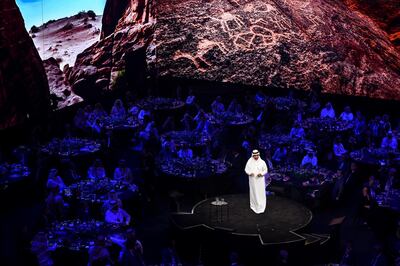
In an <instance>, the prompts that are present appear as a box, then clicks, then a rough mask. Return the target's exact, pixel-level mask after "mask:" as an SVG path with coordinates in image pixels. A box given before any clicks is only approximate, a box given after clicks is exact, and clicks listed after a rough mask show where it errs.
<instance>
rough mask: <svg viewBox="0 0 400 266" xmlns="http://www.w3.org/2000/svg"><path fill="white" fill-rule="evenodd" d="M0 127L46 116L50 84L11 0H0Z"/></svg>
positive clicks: (20, 16) (19, 14) (15, 6)
mask: <svg viewBox="0 0 400 266" xmlns="http://www.w3.org/2000/svg"><path fill="white" fill-rule="evenodd" d="M0 25H1V26H0V129H4V128H7V127H11V126H15V125H17V124H19V123H22V122H23V121H24V120H25V119H26V118H27V117H28V116H29V117H31V118H40V117H41V116H43V117H45V116H47V114H48V110H49V86H48V83H47V77H46V73H45V71H44V68H43V65H42V61H41V59H40V57H39V54H38V52H37V50H36V48H35V46H34V44H33V41H32V39H31V38H30V37H29V34H28V32H26V30H25V26H24V21H23V19H22V15H21V13H20V12H19V9H18V7H17V5H16V4H15V1H14V0H1V1H0Z"/></svg>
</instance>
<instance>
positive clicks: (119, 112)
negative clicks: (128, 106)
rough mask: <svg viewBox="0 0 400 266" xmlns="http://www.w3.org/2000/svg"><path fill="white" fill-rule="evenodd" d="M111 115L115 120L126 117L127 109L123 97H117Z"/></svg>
mask: <svg viewBox="0 0 400 266" xmlns="http://www.w3.org/2000/svg"><path fill="white" fill-rule="evenodd" d="M110 115H111V117H112V118H113V119H115V120H123V119H125V117H126V110H125V107H124V105H123V103H122V101H121V99H117V100H115V102H114V105H113V107H112V108H111V114H110Z"/></svg>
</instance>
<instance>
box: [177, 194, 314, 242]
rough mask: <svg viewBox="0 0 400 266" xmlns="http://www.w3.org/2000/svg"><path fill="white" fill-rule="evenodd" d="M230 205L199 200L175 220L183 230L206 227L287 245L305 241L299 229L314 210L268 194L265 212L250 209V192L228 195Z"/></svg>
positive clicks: (211, 199)
mask: <svg viewBox="0 0 400 266" xmlns="http://www.w3.org/2000/svg"><path fill="white" fill-rule="evenodd" d="M220 198H223V199H224V200H225V202H227V203H228V204H227V205H223V206H215V205H213V204H212V203H213V202H214V203H215V198H210V199H206V200H203V201H201V202H199V203H197V204H196V205H195V206H194V207H193V209H192V211H191V212H189V213H182V212H180V213H174V214H173V215H172V219H173V221H174V223H175V224H176V225H177V226H178V227H180V228H182V229H187V230H188V229H192V228H196V227H204V228H207V229H210V230H216V231H221V230H222V231H225V232H227V233H230V234H232V235H241V236H249V237H258V238H259V240H260V241H261V243H262V244H263V245H273V244H285V243H294V242H301V241H304V240H305V237H303V236H302V235H301V234H299V233H296V231H298V230H300V229H302V228H304V227H305V226H307V225H308V224H309V223H310V222H311V220H312V213H311V211H310V210H309V209H307V208H306V207H304V206H303V205H301V204H299V203H297V202H295V201H292V200H290V199H287V198H283V197H277V196H268V197H267V208H266V211H265V212H264V213H262V214H256V213H254V212H253V211H252V210H251V209H250V202H249V195H246V194H236V195H224V196H220Z"/></svg>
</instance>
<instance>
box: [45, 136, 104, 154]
mask: <svg viewBox="0 0 400 266" xmlns="http://www.w3.org/2000/svg"><path fill="white" fill-rule="evenodd" d="M100 147H101V145H100V143H98V142H96V141H95V140H90V139H83V138H64V139H59V138H54V139H52V140H51V141H50V142H49V143H47V144H46V145H44V146H42V148H41V151H42V152H44V153H47V154H49V155H55V156H60V157H71V156H80V155H85V154H92V153H95V152H98V151H99V150H100Z"/></svg>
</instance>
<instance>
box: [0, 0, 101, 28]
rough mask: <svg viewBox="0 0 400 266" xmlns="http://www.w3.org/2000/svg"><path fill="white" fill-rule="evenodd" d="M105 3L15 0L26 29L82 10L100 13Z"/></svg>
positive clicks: (92, 0)
mask: <svg viewBox="0 0 400 266" xmlns="http://www.w3.org/2000/svg"><path fill="white" fill-rule="evenodd" d="M0 1H1V0H0ZM105 3H106V0H17V5H18V7H19V9H20V10H21V13H22V16H23V17H24V20H25V27H26V28H27V29H28V30H29V29H30V28H31V27H32V26H33V25H36V26H40V25H42V24H43V23H45V22H47V21H49V20H51V19H59V18H64V17H69V16H72V15H75V14H77V13H78V12H79V11H83V10H85V11H88V10H93V11H94V12H95V13H96V14H98V15H101V14H103V10H104V6H105Z"/></svg>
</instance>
